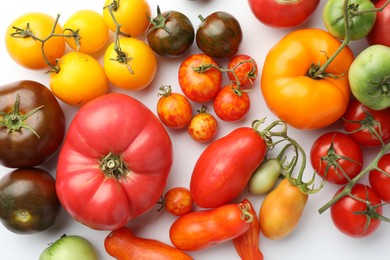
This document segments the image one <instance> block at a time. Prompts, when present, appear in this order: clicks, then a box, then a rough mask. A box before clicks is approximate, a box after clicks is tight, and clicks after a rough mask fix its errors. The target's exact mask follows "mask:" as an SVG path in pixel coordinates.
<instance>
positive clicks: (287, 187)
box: [259, 178, 308, 240]
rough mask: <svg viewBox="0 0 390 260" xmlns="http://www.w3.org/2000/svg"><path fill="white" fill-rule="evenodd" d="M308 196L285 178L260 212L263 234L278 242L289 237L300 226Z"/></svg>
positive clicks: (265, 199)
mask: <svg viewBox="0 0 390 260" xmlns="http://www.w3.org/2000/svg"><path fill="white" fill-rule="evenodd" d="M307 200H308V195H307V194H304V193H302V192H301V191H300V190H299V188H298V187H297V186H294V185H292V184H291V183H290V180H289V179H287V178H285V179H283V181H281V182H280V183H279V185H278V186H277V187H276V188H275V189H274V190H272V191H271V192H270V193H268V195H267V196H265V198H264V200H263V202H262V204H261V207H260V211H259V221H260V227H261V232H262V234H263V235H264V236H265V237H267V238H268V239H272V240H277V239H282V238H284V237H286V236H288V235H289V234H290V233H291V232H292V231H293V230H294V229H295V227H296V226H297V225H298V223H299V220H300V218H301V216H302V214H303V211H304V209H305V206H306V203H307Z"/></svg>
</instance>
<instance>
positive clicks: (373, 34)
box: [366, 0, 390, 47]
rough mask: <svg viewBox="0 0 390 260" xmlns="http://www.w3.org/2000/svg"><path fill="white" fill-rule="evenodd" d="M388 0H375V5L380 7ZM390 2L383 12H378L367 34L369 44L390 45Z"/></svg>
mask: <svg viewBox="0 0 390 260" xmlns="http://www.w3.org/2000/svg"><path fill="white" fill-rule="evenodd" d="M386 2H387V0H378V1H375V3H374V4H375V7H376V8H380V7H383V5H384V4H385V3H386ZM389 24H390V4H388V5H387V6H386V7H385V8H384V9H383V10H382V11H381V12H377V13H376V20H375V23H374V26H373V27H372V29H371V31H370V32H369V33H368V35H367V36H366V39H367V42H368V44H369V45H375V44H382V45H385V46H387V47H390V27H389Z"/></svg>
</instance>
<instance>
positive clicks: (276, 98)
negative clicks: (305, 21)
mask: <svg viewBox="0 0 390 260" xmlns="http://www.w3.org/2000/svg"><path fill="white" fill-rule="evenodd" d="M340 45H341V43H340V41H339V40H337V39H336V38H334V37H333V36H332V35H330V34H329V33H328V32H326V31H324V30H321V29H314V28H309V29H300V30H296V31H292V32H290V33H288V34H287V35H286V36H285V37H284V38H282V39H281V40H280V41H279V42H278V43H276V45H274V46H273V47H272V48H271V50H270V51H269V52H268V54H267V56H266V58H265V62H264V65H263V72H262V76H261V83H260V85H261V90H262V93H263V96H264V99H265V101H266V103H267V105H268V107H269V108H270V110H271V111H272V112H273V113H274V114H275V115H276V116H278V117H279V118H280V119H282V120H284V121H285V122H287V123H288V124H290V125H291V126H293V127H295V128H299V129H318V128H322V127H325V126H328V125H330V124H332V123H334V122H335V121H337V120H338V119H339V118H340V117H341V116H342V115H343V114H344V112H345V110H346V109H347V106H348V102H349V97H350V94H351V93H350V89H349V84H348V77H347V73H348V69H349V67H350V65H351V63H352V61H353V59H354V57H353V53H352V51H351V49H350V48H349V47H348V46H346V47H345V48H343V49H342V50H341V51H340V53H339V54H338V55H337V56H336V58H335V59H334V60H333V61H332V62H331V63H330V64H329V65H328V66H327V67H326V69H325V71H320V67H319V66H321V65H323V64H325V63H326V62H327V61H328V59H329V57H330V56H332V55H333V54H334V53H335V52H336V50H337V49H338V48H339V47H340ZM317 74H319V75H317Z"/></svg>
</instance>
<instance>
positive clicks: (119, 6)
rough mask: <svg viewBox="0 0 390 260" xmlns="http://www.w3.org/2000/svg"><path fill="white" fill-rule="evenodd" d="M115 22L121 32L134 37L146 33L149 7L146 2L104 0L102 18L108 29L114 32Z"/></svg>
mask: <svg viewBox="0 0 390 260" xmlns="http://www.w3.org/2000/svg"><path fill="white" fill-rule="evenodd" d="M110 10H112V14H113V16H114V17H115V20H116V21H117V22H118V23H119V24H121V28H120V30H121V32H123V33H126V34H129V35H130V36H132V37H136V36H138V35H140V34H141V33H143V32H145V31H146V28H147V27H148V26H149V22H150V21H149V18H148V17H151V12H150V6H149V4H148V2H147V1H146V0H120V1H119V0H105V4H104V9H103V17H104V20H105V21H106V23H107V25H108V27H109V28H110V29H111V30H112V31H113V32H115V31H116V24H115V22H114V19H113V17H112V15H111V14H110Z"/></svg>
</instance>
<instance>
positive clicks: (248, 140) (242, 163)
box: [190, 127, 267, 208]
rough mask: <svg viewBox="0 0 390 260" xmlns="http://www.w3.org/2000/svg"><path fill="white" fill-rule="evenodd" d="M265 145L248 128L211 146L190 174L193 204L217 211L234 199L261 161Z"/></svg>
mask: <svg viewBox="0 0 390 260" xmlns="http://www.w3.org/2000/svg"><path fill="white" fill-rule="evenodd" d="M266 148H267V146H266V143H265V142H264V140H263V138H262V137H261V135H260V134H259V133H258V132H257V131H256V130H254V129H253V128H250V127H240V128H237V129H235V130H233V131H232V132H230V133H229V134H227V135H226V136H224V137H222V138H219V139H217V140H215V141H213V142H212V143H210V144H209V145H208V146H207V147H206V149H205V150H204V151H203V152H202V154H201V155H200V156H199V158H198V160H197V161H196V164H195V167H194V169H193V172H192V176H191V181H190V190H191V194H192V198H193V200H194V202H195V203H196V204H197V205H198V206H200V207H203V208H216V207H219V206H221V205H224V204H226V203H228V202H229V201H231V200H232V199H234V198H236V197H237V196H238V195H239V194H240V193H241V192H242V191H243V190H244V189H245V187H246V185H247V183H248V181H249V179H250V177H251V174H252V173H253V171H254V170H255V169H256V168H257V167H258V166H259V165H260V163H261V162H262V161H263V159H264V157H265V154H266Z"/></svg>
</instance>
